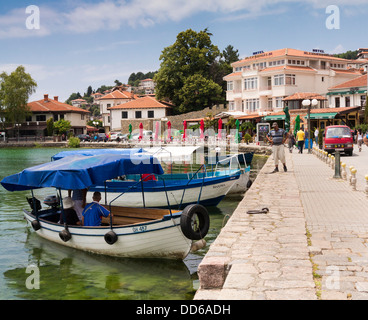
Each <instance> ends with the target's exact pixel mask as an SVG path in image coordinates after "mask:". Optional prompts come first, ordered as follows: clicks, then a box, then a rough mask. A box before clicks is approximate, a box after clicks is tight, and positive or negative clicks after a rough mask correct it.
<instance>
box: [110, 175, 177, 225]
mask: <svg viewBox="0 0 368 320" xmlns="http://www.w3.org/2000/svg"><path fill="white" fill-rule="evenodd" d="M154 176H155V175H154V174H150V175H148V176H145V177H144V178H142V175H141V179H140V181H138V182H136V183H135V184H133V185H132V186H130V187H129V188H127V189H126V190H125V191H123V192H122V193H120V194H119V195H118V196H116V197H115V198H114V199H112V200H111V201H110V202H109V210H110V212H111V204H112V203H113V202H114V201H116V200H117V199H118V198H120V197H121V196H122V195H124V194H125V193H127V192H128V191H130V190H132V189H135V188H136V187H137V185H139V184H141V189H142V199H143V208H144V209H145V208H146V202H145V198H144V183H143V182H144V181H147V179H148V178H150V177H154ZM163 185H164V190H165V194H166V200H167V205H168V208H169V211H170V215H171V216H172V212H171V206H170V202H169V197H168V196H167V190H166V184H165V181H163ZM106 194H107V186H106V184H105V195H106ZM110 227H111V228H112V215H111V214H110Z"/></svg>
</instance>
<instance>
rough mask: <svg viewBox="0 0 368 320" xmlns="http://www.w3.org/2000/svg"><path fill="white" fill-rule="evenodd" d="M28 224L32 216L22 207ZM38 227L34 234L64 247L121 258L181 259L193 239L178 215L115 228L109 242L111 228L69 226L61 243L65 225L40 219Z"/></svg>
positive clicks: (32, 219)
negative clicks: (186, 235) (184, 232)
mask: <svg viewBox="0 0 368 320" xmlns="http://www.w3.org/2000/svg"><path fill="white" fill-rule="evenodd" d="M24 215H25V218H26V220H27V222H28V223H29V224H31V222H32V221H34V220H35V217H34V216H33V215H31V214H30V213H29V212H28V211H26V210H24ZM39 222H40V225H41V229H39V230H38V231H36V233H37V234H38V235H39V236H40V237H42V238H44V239H47V240H49V241H53V242H56V243H59V244H61V245H63V246H67V247H71V248H75V249H79V250H83V251H87V252H92V253H96V254H102V255H108V256H115V257H124V258H170V259H184V258H185V257H186V256H187V254H188V253H189V251H190V248H191V245H192V240H189V239H188V238H186V237H185V236H184V235H183V233H182V231H181V228H180V216H178V217H174V218H173V219H168V220H155V221H152V222H148V223H147V222H146V223H142V224H135V225H129V226H118V227H114V229H113V230H114V232H115V233H116V234H117V236H118V240H117V241H116V242H115V243H114V244H113V245H109V244H108V243H107V242H106V241H105V239H104V236H105V234H106V233H107V232H109V231H110V230H111V229H110V227H78V226H72V227H69V228H68V231H69V232H70V234H71V239H70V240H69V241H67V242H64V241H62V240H61V238H60V237H59V232H60V231H62V230H64V226H62V225H60V224H57V223H51V222H47V221H44V220H42V219H40V221H39Z"/></svg>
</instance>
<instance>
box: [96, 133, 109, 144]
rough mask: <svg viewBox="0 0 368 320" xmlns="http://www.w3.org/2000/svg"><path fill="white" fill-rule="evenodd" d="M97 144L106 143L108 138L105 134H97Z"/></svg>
mask: <svg viewBox="0 0 368 320" xmlns="http://www.w3.org/2000/svg"><path fill="white" fill-rule="evenodd" d="M96 140H97V142H100V141H104V142H106V141H107V140H108V138H107V137H106V134H105V133H99V134H97V139H96Z"/></svg>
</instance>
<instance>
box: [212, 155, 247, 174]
mask: <svg viewBox="0 0 368 320" xmlns="http://www.w3.org/2000/svg"><path fill="white" fill-rule="evenodd" d="M242 156H243V157H244V163H246V162H245V156H244V154H243V155H242ZM233 161H235V162H236V165H237V169H238V170H242V167H241V165H240V162H239V159H238V155H237V154H234V155H232V156H230V157H228V158H226V159H222V160H219V161H217V163H216V167H215V173H216V172H218V171H219V165H223V163H226V164H227V163H229V166H228V169H225V171H227V170H229V175H231V174H235V172H237V171H238V170H236V171H235V172H234V173H232V164H233Z"/></svg>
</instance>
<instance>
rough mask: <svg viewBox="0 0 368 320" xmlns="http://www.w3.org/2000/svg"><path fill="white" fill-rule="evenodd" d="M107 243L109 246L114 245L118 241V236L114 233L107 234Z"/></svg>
mask: <svg viewBox="0 0 368 320" xmlns="http://www.w3.org/2000/svg"><path fill="white" fill-rule="evenodd" d="M104 238H105V241H106V243H107V244H109V245H113V244H114V243H115V242H116V241H118V236H117V234H116V233H115V232H114V231H112V230H111V231H109V232H108V233H106V234H105V237H104Z"/></svg>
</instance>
